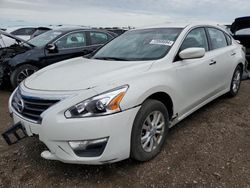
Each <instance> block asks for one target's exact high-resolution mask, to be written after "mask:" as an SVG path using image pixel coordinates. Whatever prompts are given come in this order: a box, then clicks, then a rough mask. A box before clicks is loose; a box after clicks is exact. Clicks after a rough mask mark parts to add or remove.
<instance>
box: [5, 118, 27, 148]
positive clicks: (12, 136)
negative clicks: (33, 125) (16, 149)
mask: <svg viewBox="0 0 250 188" xmlns="http://www.w3.org/2000/svg"><path fill="white" fill-rule="evenodd" d="M27 136H28V135H27V133H26V130H25V128H24V127H23V125H22V124H21V123H20V122H19V123H16V124H15V125H13V126H12V127H10V128H8V129H7V130H6V131H5V132H4V133H2V137H3V138H4V140H5V141H6V143H7V144H8V145H12V144H15V143H17V142H18V141H19V140H22V139H24V138H26V137H27Z"/></svg>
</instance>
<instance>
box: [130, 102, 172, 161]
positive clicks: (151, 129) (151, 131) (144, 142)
mask: <svg viewBox="0 0 250 188" xmlns="http://www.w3.org/2000/svg"><path fill="white" fill-rule="evenodd" d="M168 127H169V117H168V111H167V108H166V107H165V105H164V104H162V103H161V102H159V101H157V100H147V101H145V102H144V103H143V105H142V107H141V109H140V110H139V112H138V113H137V115H136V118H135V121H134V125H133V129H132V135H131V158H133V159H135V160H137V161H148V160H150V159H152V158H154V157H155V156H156V155H157V154H158V153H159V152H160V151H161V148H162V146H163V144H164V141H165V139H166V135H167V132H168Z"/></svg>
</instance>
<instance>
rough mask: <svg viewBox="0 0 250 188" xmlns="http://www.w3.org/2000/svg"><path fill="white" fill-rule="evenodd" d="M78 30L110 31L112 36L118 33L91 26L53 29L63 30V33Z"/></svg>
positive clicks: (56, 29)
mask: <svg viewBox="0 0 250 188" xmlns="http://www.w3.org/2000/svg"><path fill="white" fill-rule="evenodd" d="M78 30H84V31H104V32H106V33H109V34H110V35H112V36H116V35H117V34H115V33H113V32H110V31H108V30H105V29H92V28H89V27H57V28H54V29H53V31H59V32H62V33H68V32H71V31H78Z"/></svg>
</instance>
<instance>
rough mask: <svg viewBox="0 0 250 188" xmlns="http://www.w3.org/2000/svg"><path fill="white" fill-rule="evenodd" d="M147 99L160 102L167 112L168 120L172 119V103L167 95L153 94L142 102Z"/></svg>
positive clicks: (160, 92) (161, 92) (162, 93)
mask: <svg viewBox="0 0 250 188" xmlns="http://www.w3.org/2000/svg"><path fill="white" fill-rule="evenodd" d="M148 99H154V100H158V101H160V102H162V103H163V104H164V106H165V107H166V108H167V110H168V113H169V114H168V115H169V119H170V120H171V119H172V117H173V115H174V103H173V100H172V98H171V97H170V95H169V94H167V93H166V92H163V91H159V92H155V93H153V94H151V95H149V96H148V97H147V98H146V99H145V100H144V101H143V102H145V101H146V100H148Z"/></svg>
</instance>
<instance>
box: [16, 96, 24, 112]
mask: <svg viewBox="0 0 250 188" xmlns="http://www.w3.org/2000/svg"><path fill="white" fill-rule="evenodd" d="M23 110H24V102H23V99H20V98H19V99H18V102H17V111H18V112H19V113H22V112H23Z"/></svg>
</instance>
